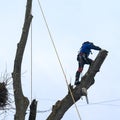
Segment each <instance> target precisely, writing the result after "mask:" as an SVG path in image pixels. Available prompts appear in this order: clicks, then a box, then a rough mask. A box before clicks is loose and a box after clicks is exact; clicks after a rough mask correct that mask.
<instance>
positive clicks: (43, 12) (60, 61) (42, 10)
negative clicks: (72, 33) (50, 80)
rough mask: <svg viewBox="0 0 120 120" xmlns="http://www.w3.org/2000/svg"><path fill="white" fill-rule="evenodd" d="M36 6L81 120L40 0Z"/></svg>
mask: <svg viewBox="0 0 120 120" xmlns="http://www.w3.org/2000/svg"><path fill="white" fill-rule="evenodd" d="M38 4H39V7H40V10H41V13H42V16H43V19H44V22H45V25H46V27H47V30H48V33H49V36H50V39H51V42H52V45H53V47H54V50H55V53H56V56H57V59H58V62H59V64H60V67H61V70H62V73H63V75H64V78H65V82H66V84H67V87H68V89H69V91H70V95H71V98H72V100H73V103H74V105H75V108H76V111H77V114H78V117H79V119H80V120H81V116H80V113H79V110H78V107H77V105H76V102H75V99H74V96H73V93H72V91H71V88H70V87H69V84H68V81H67V77H66V74H65V71H64V69H63V66H62V63H61V60H60V57H59V55H58V52H57V49H56V46H55V43H54V40H53V37H52V34H51V32H50V29H49V26H48V23H47V20H46V18H45V15H44V12H43V9H42V6H41V3H40V0H38Z"/></svg>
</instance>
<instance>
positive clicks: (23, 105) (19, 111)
mask: <svg viewBox="0 0 120 120" xmlns="http://www.w3.org/2000/svg"><path fill="white" fill-rule="evenodd" d="M31 7H32V0H27V6H26V14H25V22H24V26H23V31H22V35H21V39H20V42H19V43H18V46H17V51H16V56H15V61H14V69H13V73H12V77H13V89H14V98H15V105H16V114H15V117H14V119H15V120H24V119H25V114H26V110H27V107H28V105H29V100H28V98H27V97H25V96H24V95H23V91H22V85H21V64H22V58H23V54H24V50H25V46H26V42H27V37H28V33H29V27H30V23H31V20H32V15H31Z"/></svg>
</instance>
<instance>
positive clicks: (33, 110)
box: [29, 99, 37, 120]
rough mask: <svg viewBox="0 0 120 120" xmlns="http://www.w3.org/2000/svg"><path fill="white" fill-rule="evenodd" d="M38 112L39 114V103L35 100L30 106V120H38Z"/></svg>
mask: <svg viewBox="0 0 120 120" xmlns="http://www.w3.org/2000/svg"><path fill="white" fill-rule="evenodd" d="M36 112H37V101H36V100H35V99H34V100H33V101H32V103H31V105H30V116H29V120H35V119H36Z"/></svg>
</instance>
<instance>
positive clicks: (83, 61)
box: [75, 53, 93, 81]
mask: <svg viewBox="0 0 120 120" xmlns="http://www.w3.org/2000/svg"><path fill="white" fill-rule="evenodd" d="M77 61H78V70H77V72H76V75H75V81H79V77H80V73H81V72H82V70H83V68H84V65H85V64H88V65H91V64H92V62H93V60H92V59H90V58H88V57H87V55H86V54H84V53H83V54H79V55H78V56H77Z"/></svg>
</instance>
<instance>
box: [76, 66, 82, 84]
mask: <svg viewBox="0 0 120 120" xmlns="http://www.w3.org/2000/svg"><path fill="white" fill-rule="evenodd" d="M82 70H83V68H81V67H80V68H78V70H77V72H76V75H75V85H78V84H80V82H79V77H80V73H81V72H82Z"/></svg>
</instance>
